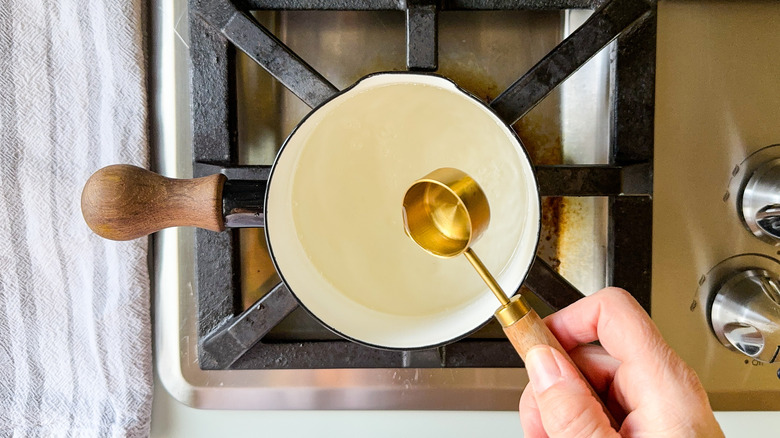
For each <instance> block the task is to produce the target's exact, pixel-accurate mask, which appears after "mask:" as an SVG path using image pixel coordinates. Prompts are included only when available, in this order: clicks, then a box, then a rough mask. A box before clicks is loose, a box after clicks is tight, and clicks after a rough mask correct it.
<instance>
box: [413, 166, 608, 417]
mask: <svg viewBox="0 0 780 438" xmlns="http://www.w3.org/2000/svg"><path fill="white" fill-rule="evenodd" d="M403 215H404V229H405V231H406V234H407V235H408V236H409V237H411V238H412V240H414V241H415V243H417V245H419V246H420V247H421V248H422V249H424V250H425V251H427V252H429V253H431V254H433V255H435V256H437V257H442V258H451V257H455V256H458V255H460V254H463V255H465V256H466V258H467V259H468V261H469V262H470V263H471V265H472V266H474V269H476V271H477V273H478V274H479V275H480V276H481V277H482V279H483V280H484V281H485V283H487V285H488V287H489V288H490V290H491V291H492V292H493V294H494V295H495V296H496V298H498V301H500V302H501V307H499V308H498V310H496V312H495V317H496V319H497V320H498V322H500V323H501V326H502V327H503V328H504V333H505V334H506V336H507V338H509V341H510V342H511V343H512V345H513V346H514V347H515V350H516V351H517V352H518V353H519V354H520V357H521V358H522V359H523V360H525V355H526V353H527V352H528V350H530V349H531V347H534V346H536V345H541V344H544V345H549V346H551V347H553V348H555V349H556V350H558V351H559V352H560V353H561V354H562V355H563V357H565V358H566V360H568V361H569V362H570V363H571V364H572V365H574V368H575V369H577V370H579V369H578V368H577V365H576V364H575V363H574V361H572V359H571V358H570V357H569V354H568V353H567V352H566V350H564V349H563V347H561V344H560V343H559V342H558V340H557V339H556V338H555V336H554V335H553V334H552V332H550V329H549V328H547V325H545V324H544V322H543V321H542V320H541V318H539V315H537V313H536V311H534V310H533V309H532V308H531V306H530V305H529V304H528V302H526V300H525V299H524V298H523V297H522V296H521V295H520V294H518V295H515V296H513V297H512V298H511V299H510V298H508V297H507V296H506V294H505V293H504V291H503V290H502V289H501V286H499V284H498V282H497V281H496V279H495V278H493V276H492V275H491V274H490V272H489V271H488V269H487V268H486V267H485V265H484V264H483V263H482V261H481V260H480V259H479V257H477V254H475V253H474V250H473V249H471V244H472V243H473V242H474V241H476V240H477V239H478V238H479V237H480V236H481V235H482V233H483V232H484V231H485V230H486V229H487V226H488V223H490V206H489V205H488V201H487V197H486V196H485V193H484V192H483V191H482V188H481V187H480V186H479V184H477V182H476V181H474V179H472V178H471V177H470V176H468V175H467V174H466V173H464V172H462V171H460V170H458V169H453V168H447V167H445V168H441V169H437V170H434V171H433V172H431V173H429V174H428V175H425V176H424V177H423V178H421V179H419V180H417V181H415V182H414V184H412V185H411V187H409V189H408V190H407V191H406V195H405V196H404V201H403ZM580 375H582V373H580ZM583 380H585V382H587V379H585V378H584V377H583ZM588 386H590V385H588ZM590 390H591V392H592V393H593V395H594V396H595V397H596V399H597V400H599V401H601V399H600V398H599V397H598V395H597V394H596V392H595V391H594V390H593V388H592V387H591V388H590ZM602 407H604V405H603V402H602ZM604 412H605V413H606V414H607V417H608V418H609V420H610V422H612V424H613V425H615V420H614V419H613V418H612V416H611V415H610V414H609V411H608V410H607V409H606V407H604Z"/></svg>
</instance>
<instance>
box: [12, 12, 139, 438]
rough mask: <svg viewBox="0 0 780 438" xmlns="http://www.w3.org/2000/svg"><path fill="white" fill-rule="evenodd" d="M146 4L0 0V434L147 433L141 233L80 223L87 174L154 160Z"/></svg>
mask: <svg viewBox="0 0 780 438" xmlns="http://www.w3.org/2000/svg"><path fill="white" fill-rule="evenodd" d="M145 9H146V2H145V1H142V0H116V1H114V0H112V1H105V0H3V1H2V2H0V436H19V437H27V436H43V437H49V436H76V437H80V436H100V437H104V436H110V437H114V436H146V435H148V434H149V423H150V418H151V400H152V361H151V330H150V298H149V278H148V272H147V260H146V249H147V248H146V245H147V242H146V239H139V240H136V241H132V242H122V243H118V242H110V241H106V240H103V239H101V238H99V237H97V236H95V235H94V234H92V232H91V231H90V230H89V229H88V228H87V227H86V225H85V224H84V221H83V219H82V217H81V210H80V202H79V198H80V195H81V190H82V188H83V185H84V182H85V181H86V180H87V178H88V177H89V175H90V174H91V173H92V172H94V171H95V170H97V169H98V168H100V167H102V166H104V165H108V164H113V163H132V164H136V165H140V166H144V165H146V164H147V161H148V154H149V151H148V144H147V141H148V138H147V137H148V132H147V131H148V129H147V110H146V89H145V86H146V63H145V60H144V32H143V26H144V23H145V20H144V14H145V13H146V11H145Z"/></svg>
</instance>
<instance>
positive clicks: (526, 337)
mask: <svg viewBox="0 0 780 438" xmlns="http://www.w3.org/2000/svg"><path fill="white" fill-rule="evenodd" d="M504 333H506V337H507V338H509V342H511V343H512V346H513V347H515V350H516V351H517V352H518V353H519V354H520V358H521V359H523V360H524V361H525V355H526V353H528V350H530V349H531V348H532V347H534V346H536V345H542V344H543V345H549V346H550V347H552V348H554V349H556V350H558V352H559V353H561V354H562V355H563V357H565V358H566V360H567V361H569V363H570V364H572V365H573V366H574V369H576V370H577V372H578V373H579V374H580V377H582V380H583V381H585V384H586V385H588V388H589V389H590V392H591V393H592V394H593V396H594V397H596V400H598V401H599V403H601V408H602V409H603V410H604V413H605V414H607V418H608V419H609V422H610V423H611V424H612V427H615V428H617V427H618V424H617V422H616V421H615V419H614V418H613V417H612V414H611V413H610V412H609V410H608V409H607V407H606V406H605V405H604V401H602V400H601V398H600V397H599V396H598V394H597V393H596V391H595V390H594V389H593V386H591V384H590V382H588V379H586V378H585V376H583V375H582V372H581V371H580V369H579V368H578V367H577V364H575V363H574V361H573V360H572V359H571V357H570V356H569V353H567V352H566V350H564V349H563V347H561V343H560V342H558V339H556V338H555V335H553V334H552V332H551V331H550V329H549V328H548V327H547V325H546V324H545V323H544V321H542V319H541V318H539V315H538V314H537V313H536V311H535V310H534V309H530V310H529V311H528V313H526V314H525V316H523V317H522V318H520V319H519V320H517V321H516V322H515V323H514V324H512V325H510V326H507V327H504Z"/></svg>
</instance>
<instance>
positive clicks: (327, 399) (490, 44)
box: [151, 0, 776, 410]
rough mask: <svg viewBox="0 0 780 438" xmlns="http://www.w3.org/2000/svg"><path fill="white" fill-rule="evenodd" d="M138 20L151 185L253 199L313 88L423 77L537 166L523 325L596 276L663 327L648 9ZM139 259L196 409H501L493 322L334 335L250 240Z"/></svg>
mask: <svg viewBox="0 0 780 438" xmlns="http://www.w3.org/2000/svg"><path fill="white" fill-rule="evenodd" d="M155 12H156V14H153V15H154V16H155V38H154V41H153V45H154V48H155V53H154V60H153V63H154V64H155V65H154V70H155V71H156V72H157V74H156V76H155V77H154V78H153V80H152V84H151V85H152V88H153V90H154V91H155V93H154V94H155V107H154V112H153V114H154V115H155V119H156V121H157V123H156V124H155V134H156V138H157V146H158V147H157V148H156V151H157V157H156V167H157V169H156V170H158V171H159V172H161V173H163V174H164V175H166V176H171V177H178V178H189V177H198V176H204V175H208V174H213V173H223V174H225V175H226V176H227V177H228V178H229V179H232V180H245V181H254V182H256V184H257V187H258V188H262V187H263V186H264V184H265V181H267V178H268V175H269V172H270V168H271V164H272V162H273V159H274V157H275V156H276V153H277V152H278V150H279V147H280V146H281V144H282V143H283V141H284V138H285V137H286V136H287V135H288V134H289V133H290V132H291V131H292V129H293V128H294V127H295V126H296V125H297V123H299V121H300V120H301V119H302V118H303V117H304V116H305V115H306V114H307V113H308V112H309V111H311V110H312V108H316V107H317V105H318V104H320V103H321V102H323V101H324V100H325V99H327V98H328V97H329V96H331V95H332V94H334V93H336V92H338V90H340V89H343V88H346V87H348V86H349V85H351V84H352V83H354V82H355V81H356V80H358V79H359V78H360V77H362V76H365V75H367V74H370V73H373V72H377V71H397V70H411V71H426V72H435V73H436V74H440V75H442V76H445V77H448V78H450V79H452V80H453V81H455V82H456V83H457V84H459V85H460V86H461V87H463V88H464V89H466V90H467V91H469V92H471V93H472V94H474V95H475V96H477V97H479V98H481V99H484V100H485V101H486V102H489V104H490V106H491V107H492V108H493V109H494V110H495V111H496V112H497V113H498V114H499V116H500V117H501V118H502V119H504V120H505V121H506V122H507V123H508V124H511V125H512V127H513V128H514V129H515V130H516V132H517V133H518V135H519V136H520V138H521V139H522V140H523V143H524V145H525V146H526V147H527V148H528V150H529V153H530V156H531V158H532V161H533V163H534V164H535V166H536V175H537V179H538V182H539V185H540V190H541V193H542V195H543V196H544V197H543V234H542V239H541V243H540V246H539V250H538V254H537V258H536V261H535V262H534V265H533V267H532V269H531V272H530V273H529V275H528V278H527V280H526V282H525V283H524V291H523V293H524V294H525V295H526V296H528V297H529V299H530V301H532V304H533V306H534V307H535V308H536V309H537V311H539V313H540V314H542V315H544V314H546V313H550V312H552V311H554V310H556V309H559V308H561V307H564V306H565V305H567V304H569V303H571V302H573V301H574V300H576V299H578V298H580V297H582V296H583V294H589V293H592V292H595V291H596V290H598V289H599V288H601V287H603V286H604V285H607V284H608V285H615V286H621V287H624V288H626V289H627V290H629V291H631V292H632V294H633V295H634V296H635V297H636V298H637V300H638V301H639V302H640V303H641V304H642V305H643V306H644V307H645V309H647V310H648V311H651V310H652V313H651V315H652V316H653V317H654V318H655V319H656V321H658V322H659V325H660V326H661V328H662V330H664V329H665V325H668V324H666V321H667V318H671V319H672V320H674V319H675V318H674V317H672V316H670V315H677V314H679V313H680V311H679V309H678V308H679V307H680V306H679V303H677V301H679V300H678V299H675V298H668V297H665V296H664V294H663V293H662V294H658V293H657V292H655V290H656V289H657V284H667V283H668V282H669V281H670V280H668V279H666V280H664V279H659V278H660V274H659V270H658V268H657V267H658V266H659V265H660V266H662V267H664V268H666V267H667V265H668V260H667V259H666V258H663V259H659V255H658V253H657V251H656V248H657V247H658V244H657V241H658V239H659V237H658V234H659V233H658V231H657V225H656V224H657V222H658V221H659V215H660V213H659V212H658V210H657V207H656V210H655V211H654V208H653V204H654V199H657V197H658V193H657V191H658V187H659V182H658V170H657V169H656V170H655V172H654V135H658V134H656V132H660V131H657V130H656V127H655V126H654V115H655V114H656V113H655V107H656V105H655V90H656V86H655V80H656V79H655V66H656V24H657V14H656V6H655V3H654V2H650V1H647V2H646V1H642V0H611V1H595V2H594V1H586V0H550V1H544V0H533V1H528V0H525V1H505V2H495V3H489V2H481V1H456V2H425V1H422V2H421V1H395V0H388V1H378V2H363V1H349V0H347V1H344V0H341V1H334V2H328V1H313V2H308V1H304V2H291V1H285V0H281V1H271V0H267V1H266V0H246V1H232V2H231V1H229V0H200V1H198V0H191V1H190V2H189V3H188V2H187V1H186V0H167V1H161V2H160V4H159V7H158V8H157V9H156V10H155ZM660 135H664V132H661V134H660ZM655 149H657V148H655ZM732 158H733V157H732ZM656 163H658V161H657V160H656ZM656 165H657V164H656ZM654 173H655V175H656V181H655V187H656V193H655V195H654V193H653V190H654V183H653V177H654ZM663 175H664V176H665V179H664V181H666V180H667V179H678V178H680V176H679V174H673V175H666V174H663ZM729 177H731V174H729ZM661 187H664V188H666V187H668V186H667V184H666V182H663V185H662V186H661ZM721 196H723V194H721ZM721 202H723V201H721ZM734 210H735V211H734V212H736V208H735V209H734ZM660 217H661V218H662V219H660V221H661V222H664V219H663V217H665V216H660ZM678 228H679V227H678ZM654 233H655V234H654ZM661 235H662V236H666V235H665V234H663V233H661ZM663 238H664V239H665V238H666V237H663ZM675 238H677V236H675ZM756 245H758V244H756ZM762 245H764V246H762V247H761V248H763V249H764V250H765V251H764V253H766V254H765V255H768V256H769V257H772V256H775V257H776V254H774V253H772V251H774V249H772V248H773V247H771V244H766V243H763V244H762ZM661 248H662V251H663V250H664V249H665V248H666V246H664V245H661ZM767 248H769V249H767ZM154 249H155V250H154V264H155V266H154V272H155V308H154V314H155V339H156V344H155V352H156V361H157V362H156V365H157V370H158V373H159V376H160V379H161V381H162V383H163V384H164V385H165V386H166V388H167V389H168V391H169V392H170V393H171V394H172V395H173V396H174V397H175V398H177V399H178V400H180V401H182V402H184V403H186V404H189V405H191V406H195V407H199V408H213V409H435V410H452V409H455V410H459V409H460V410H514V409H516V407H517V400H518V397H519V394H520V392H521V391H522V388H523V387H524V386H525V384H526V383H527V375H526V373H525V370H524V369H523V367H522V362H521V361H520V360H519V358H518V357H517V355H516V353H515V352H514V350H513V349H512V347H511V345H510V344H509V343H508V341H506V340H505V338H504V335H503V333H502V331H501V329H500V327H499V326H498V325H496V324H493V323H491V324H488V325H486V326H485V327H483V328H482V329H480V330H479V331H477V332H476V333H475V334H473V335H471V336H469V337H467V338H465V339H463V340H461V341H458V342H455V343H452V344H449V345H446V346H444V347H439V348H436V349H430V350H411V351H400V352H399V351H386V350H379V349H375V348H371V347H366V346H363V345H359V344H356V343H353V342H350V341H347V340H344V339H342V338H340V337H339V336H337V335H335V334H333V333H331V332H330V331H328V330H327V329H325V328H324V327H322V326H321V325H320V324H319V323H318V322H316V321H315V320H314V319H313V318H311V317H310V316H308V314H307V313H306V312H304V311H303V310H302V309H300V308H299V307H298V304H297V302H296V301H295V299H294V298H293V297H292V295H291V293H290V292H289V291H288V290H287V289H286V288H285V287H284V285H283V284H281V283H280V281H279V277H278V275H277V274H276V272H275V271H274V270H273V265H272V263H271V261H270V259H269V256H268V252H267V249H266V242H265V237H264V235H263V233H262V230H259V229H251V228H244V229H233V230H231V231H227V232H222V233H215V232H210V231H204V230H192V229H186V228H179V229H168V230H163V231H161V232H159V233H157V234H156V235H155V237H154ZM735 254H736V253H735ZM651 262H652V263H651ZM651 266H652V268H653V269H651ZM697 269H698V270H697V271H696V272H699V271H701V269H700V268H699V267H698V266H697ZM698 275H700V276H701V275H703V273H702V272H699V274H698ZM651 277H652V280H653V283H652V284H653V289H652V290H653V291H654V292H653V293H651ZM713 282H714V285H713V286H712V288H717V286H720V284H721V283H722V281H721V280H718V281H715V280H713ZM696 283H697V284H696V285H695V286H696V287H695V288H694V289H695V291H696V293H700V294H701V295H702V296H703V297H704V298H703V302H702V303H701V304H702V305H700V306H699V309H700V310H701V309H706V308H708V306H711V303H710V302H709V301H708V300H709V297H710V296H711V295H712V294H713V293H714V292H713V291H710V290H709V289H707V290H706V291H705V292H698V290H699V289H701V288H702V287H703V286H701V285H709V283H707V278H706V276H705V280H704V281H700V279H699V278H698V277H697V278H696ZM699 283H701V285H700V284H699ZM678 289H679V287H678ZM694 289H692V291H694ZM686 290H687V289H686ZM713 290H714V289H713ZM669 293H671V291H670V292H669ZM667 295H668V294H667ZM657 297H663V298H657ZM651 298H652V303H651ZM689 298H690V297H689ZM659 300H663V302H662V303H660V304H659V303H658V301H659ZM694 301H696V300H695V299H694ZM699 301H702V299H701V298H700V299H699ZM665 306H671V307H672V309H671V310H670V309H667V308H666V307H665ZM690 306H692V305H691V302H690V301H689V302H688V303H687V304H686V306H685V311H686V312H687V311H688V307H690ZM658 309H661V310H658ZM675 312H676V313H675ZM659 313H662V316H660V317H658V314H659ZM684 317H685V318H687V319H691V320H692V319H696V318H698V320H697V321H696V322H692V323H691V324H693V325H695V326H696V330H694V331H698V332H702V333H701V334H700V335H701V336H704V337H708V338H707V339H708V340H707V342H709V343H708V344H706V345H707V346H708V347H707V348H708V351H710V350H709V349H710V348H711V349H712V351H716V350H717V354H724V355H726V356H728V357H729V358H732V359H733V357H737V358H738V359H739V360H742V358H743V357H740V356H739V355H738V354H737V353H734V352H731V351H728V350H727V349H726V348H725V347H723V346H722V345H720V344H719V343H717V340H715V339H716V338H715V337H714V336H712V335H710V334H709V333H706V331H707V330H708V328H709V325H708V324H709V323H708V321H709V320H708V318H707V315H706V314H701V315H698V314H696V318H691V317H690V315H687V314H686V315H684ZM702 327H703V328H702ZM670 330H674V329H673V328H672V329H669V328H666V329H665V330H664V333H665V335H666V336H667V338H669V337H670V336H669V331H670ZM710 338H711V339H710ZM713 340H715V342H712V341H713ZM670 342H671V343H672V345H673V346H675V348H677V349H678V350H680V349H682V350H686V349H687V348H688V347H687V343H686V341H684V340H683V341H682V343H679V342H675V341H674V340H673V339H670ZM687 342H690V340H688V341H687ZM720 350H722V351H720ZM729 355H733V356H729ZM684 357H686V360H689V362H690V361H691V358H690V357H687V356H685V355H684ZM705 362H706V363H704V364H703V367H704V368H701V367H697V371H698V372H699V373H700V374H702V372H703V370H704V373H705V374H706V373H708V372H709V369H710V368H708V367H709V366H710V361H705ZM758 367H760V366H758V365H757V366H756V369H758ZM769 368H770V365H766V366H763V371H766V369H769ZM753 374H755V371H754V372H753ZM764 374H766V373H764ZM762 379H763V380H762ZM705 381H706V379H705ZM756 382H758V383H756ZM765 383H766V379H765V378H758V379H753V380H751V383H748V384H747V385H744V386H745V387H747V388H756V385H758V388H759V389H760V388H763V386H761V385H763V384H765ZM773 383H774V382H773ZM775 388H776V387H775ZM751 390H753V389H751ZM718 391H720V389H718ZM740 391H741V389H740V390H737V391H725V392H727V393H728V394H726V395H725V396H724V397H721V398H716V399H714V400H715V401H718V403H720V402H722V403H723V404H722V406H728V408H729V409H760V408H764V409H769V408H772V406H769V405H767V404H766V403H769V401H764V402H762V403H763V404H761V403H759V404H757V405H755V406H749V407H747V406H742V407H739V406H737V405H735V404H734V403H733V400H734V394H735V393H736V394H737V398H738V394H741V393H742V392H740ZM716 392H717V391H716ZM721 392H723V391H720V392H718V393H719V394H720V393H721ZM774 394H776V392H775V393H774ZM770 398H771V397H770ZM767 400H769V398H767ZM715 407H716V408H718V405H717V404H716V406H715Z"/></svg>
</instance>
